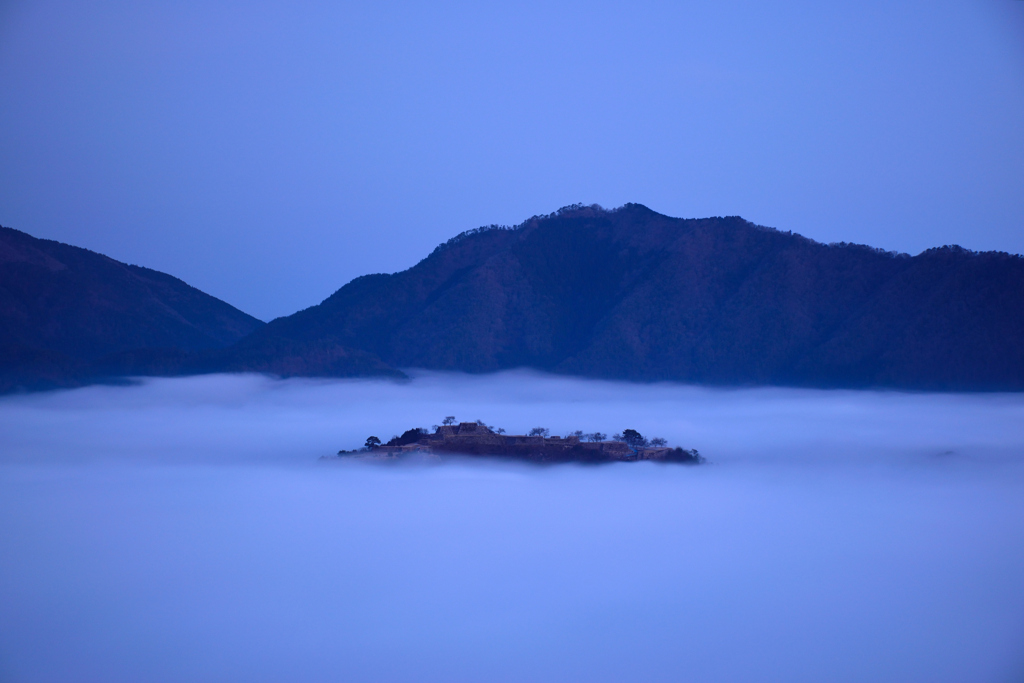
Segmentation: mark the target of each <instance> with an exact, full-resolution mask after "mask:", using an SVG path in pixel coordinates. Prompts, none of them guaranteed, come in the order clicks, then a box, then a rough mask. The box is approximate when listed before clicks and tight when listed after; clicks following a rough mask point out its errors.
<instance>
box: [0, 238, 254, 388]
mask: <svg viewBox="0 0 1024 683" xmlns="http://www.w3.org/2000/svg"><path fill="white" fill-rule="evenodd" d="M263 324H264V323H263V322H262V321H260V320H257V319H256V318H254V317H252V316H250V315H248V314H246V313H243V312H242V311H239V310H238V309H236V308H234V307H233V306H231V305H229V304H227V303H225V302H223V301H221V300H220V299H217V298H215V297H212V296H210V295H208V294H205V293H204V292H202V291H200V290H199V289H197V288H195V287H192V286H191V285H189V284H187V283H185V282H183V281H181V280H179V279H178V278H175V277H174V276H172V275H168V274H166V273H161V272H159V271H156V270H153V269H150V268H145V267H143V266H136V265H130V264H126V263H121V262H120V261H116V260H114V259H112V258H110V257H108V256H105V255H103V254H99V253H97V252H94V251H91V250H89V249H84V248H82V247H75V246H72V245H68V244H64V243H62V242H57V241H54V240H45V239H39V238H36V237H33V236H31V235H29V234H28V233H25V232H21V231H19V230H15V229H13V228H6V227H0V390H3V391H10V390H15V389H18V388H24V389H35V388H50V387H57V386H77V385H79V384H82V383H88V382H91V381H94V380H95V379H96V378H97V377H98V376H100V375H104V374H108V373H106V372H105V371H104V370H103V369H102V368H103V367H104V366H110V360H109V359H110V358H111V357H114V356H117V355H118V354H123V353H128V352H135V351H139V350H142V349H147V350H149V352H150V353H153V352H155V351H156V350H158V349H159V350H165V351H169V350H176V351H177V352H178V353H189V352H201V351H204V350H209V349H218V348H224V347H227V346H230V345H231V344H233V343H235V342H237V341H238V340H239V339H241V338H242V337H244V336H246V335H247V334H249V333H250V332H252V331H253V330H255V329H257V328H258V327H260V326H262V325H263ZM151 365H152V364H147V367H150V366H151ZM110 374H113V375H119V374H123V373H120V372H116V371H115V372H113V373H110Z"/></svg>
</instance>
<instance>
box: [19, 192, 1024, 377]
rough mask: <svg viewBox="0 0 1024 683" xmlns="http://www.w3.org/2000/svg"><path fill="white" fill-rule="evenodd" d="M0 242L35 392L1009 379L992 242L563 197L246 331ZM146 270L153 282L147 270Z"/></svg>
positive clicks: (1015, 270) (241, 321) (1022, 306)
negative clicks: (512, 374)
mask: <svg viewBox="0 0 1024 683" xmlns="http://www.w3.org/2000/svg"><path fill="white" fill-rule="evenodd" d="M5 235H6V237H5V239H8V240H11V239H12V238H15V237H16V238H17V239H20V240H21V241H22V242H25V239H26V238H27V240H32V239H33V238H30V237H28V236H27V235H24V233H17V234H15V231H8V232H7V233H5ZM36 242H38V243H39V244H42V243H43V241H42V240H36ZM46 245H49V246H47V249H48V250H50V252H52V251H53V249H56V247H54V246H52V245H56V243H46ZM38 246H39V245H38V244H37V245H35V246H33V245H28V247H33V248H36V247H38ZM58 246H60V247H61V248H63V249H65V250H73V249H74V248H72V247H67V246H66V245H58ZM0 247H3V249H6V251H3V249H0V256H5V258H3V259H0V275H2V277H3V282H5V283H7V284H6V290H5V291H4V292H3V295H4V296H5V297H6V300H5V306H4V308H3V312H0V324H3V325H4V326H5V328H7V329H8V330H10V331H9V332H8V333H7V334H6V339H7V340H8V341H9V340H12V339H13V340H15V341H16V342H17V344H16V345H15V346H12V347H11V348H12V349H13V351H11V352H10V353H7V357H6V358H5V359H4V360H5V361H6V363H5V366H6V367H4V368H3V371H4V372H5V373H6V375H5V377H0V385H4V384H5V383H6V387H7V388H8V389H9V388H12V387H17V386H32V377H33V372H35V371H34V370H32V368H31V367H30V365H29V364H28V362H27V361H26V362H21V361H19V360H18V358H26V359H31V358H36V359H37V360H38V359H39V358H44V359H51V360H52V358H53V357H56V356H53V354H63V355H60V356H59V358H60V359H61V362H63V363H65V365H59V363H58V364H57V366H54V363H53V362H51V363H50V366H47V367H49V368H50V372H51V377H49V378H48V379H47V382H48V383H49V385H51V386H56V385H61V384H62V383H63V384H65V385H67V384H75V383H82V382H86V381H92V380H94V379H96V378H99V377H110V376H114V377H116V376H123V375H133V374H134V375H145V374H156V375H181V374H196V373H207V372H240V371H252V372H266V373H271V374H277V375H281V376H312V377H315V376H323V377H346V376H368V375H393V376H400V375H401V374H402V373H401V372H400V370H399V368H413V367H416V368H426V369H434V370H456V371H464V372H472V373H480V372H492V371H497V370H503V369H510V368H517V367H529V368H535V369H539V370H544V371H549V372H554V373H560V374H569V375H578V376H585V377H595V378H608V379H628V380H639V381H660V380H671V381H682V382H694V383H703V384H718V385H789V386H813V387H892V388H907V389H926V390H1021V389H1024V259H1022V258H1021V257H1020V256H1013V255H1009V254H1006V253H1002V252H985V253H976V252H970V251H967V250H964V249H961V248H959V247H942V248H937V249H929V250H928V251H925V252H923V253H921V254H918V255H917V256H909V255H907V254H897V253H892V252H884V251H881V250H878V249H872V248H870V247H865V246H861V245H853V244H845V243H843V244H829V245H826V244H820V243H818V242H814V241H813V240H809V239H807V238H804V237H801V236H800V235H795V234H792V233H789V232H781V231H778V230H774V229H770V228H764V227H761V226H757V225H754V224H752V223H749V222H747V221H745V220H743V219H741V218H738V217H726V218H706V219H699V220H698V219H679V218H670V217H668V216H663V215H661V214H658V213H655V212H654V211H651V210H650V209H648V208H646V207H644V206H641V205H639V204H627V205H625V206H623V207H621V208H619V209H615V210H610V211H609V210H604V209H602V208H600V207H597V206H580V205H575V206H571V207H566V208H564V209H562V210H559V211H557V212H555V213H553V214H549V215H546V216H536V217H534V218H531V219H529V220H527V221H525V222H524V223H522V224H521V225H519V226H517V227H515V228H505V227H498V226H491V227H486V228H480V229H478V230H472V231H468V232H465V233H462V234H461V235H459V236H457V237H455V238H453V239H451V240H449V241H448V242H447V243H445V244H442V245H441V246H439V247H438V248H437V249H435V250H434V252H433V253H431V254H430V255H429V256H428V257H427V258H425V259H423V261H421V262H420V263H418V264H417V265H415V266H414V267H412V268H410V269H408V270H406V271H403V272H400V273H395V274H391V275H386V274H377V275H366V276H363V277H359V278H356V279H355V280H353V281H351V282H349V283H348V284H347V285H345V286H344V287H342V288H341V289H339V290H338V291H337V292H335V293H334V294H333V295H332V296H330V297H329V298H328V299H326V300H325V301H323V302H322V303H321V304H319V305H317V306H313V307H311V308H308V309H306V310H303V311H300V312H298V313H295V314H294V315H291V316H288V317H285V318H279V319H277V320H274V321H273V322H271V323H269V324H267V325H265V326H261V325H260V324H259V322H258V321H255V320H253V319H251V318H248V316H244V314H241V313H240V312H238V311H235V310H234V309H230V307H228V306H227V305H226V304H223V302H219V301H216V300H212V299H211V298H209V297H206V298H203V297H205V295H202V293H201V292H198V290H193V289H192V288H188V287H187V285H184V283H180V282H179V281H176V280H174V281H173V282H171V280H173V278H170V277H169V276H165V275H163V274H159V273H155V272H154V271H144V270H143V269H136V270H134V271H125V274H124V275H123V276H122V275H118V277H122V278H123V280H124V282H125V283H126V286H127V285H128V284H131V286H133V287H138V285H136V284H132V283H137V282H140V279H139V278H141V277H143V276H145V278H148V280H146V281H145V282H146V284H145V286H146V288H147V289H145V292H146V296H144V297H136V298H137V299H138V306H146V307H147V308H146V310H167V309H168V307H170V306H173V307H174V310H173V311H172V312H171V313H172V315H170V316H164V317H163V318H159V317H155V316H154V315H152V314H148V315H146V316H140V315H138V311H137V310H135V308H133V306H135V303H133V301H134V300H130V299H126V298H124V297H121V298H120V299H117V301H116V303H117V305H116V306H111V305H110V304H109V302H108V299H109V300H113V297H115V296H117V295H118V292H119V291H120V290H119V289H118V287H117V286H116V284H115V285H114V286H112V287H107V288H104V289H102V290H98V291H97V292H95V293H93V294H90V296H88V297H84V296H65V297H64V298H63V299H60V298H55V297H50V298H47V297H44V296H41V295H39V293H38V292H39V291H42V290H45V291H54V292H61V291H73V288H74V287H75V286H77V285H76V283H77V282H94V281H95V280H90V279H88V278H84V276H82V275H81V274H79V275H78V276H76V277H78V279H77V280H75V279H73V278H72V275H73V274H74V273H75V272H78V271H76V270H75V268H79V269H82V268H87V267H91V266H90V265H89V264H90V263H92V261H89V260H88V259H81V260H80V262H79V263H80V265H76V266H75V268H62V267H60V264H58V265H54V264H55V263H56V262H55V261H54V262H51V260H47V258H49V257H48V256H47V257H46V258H43V256H40V257H39V258H35V257H33V258H34V259H35V260H33V259H29V258H27V257H25V258H23V257H21V256H18V255H17V254H15V256H13V257H11V258H6V256H10V255H11V254H14V253H15V252H14V251H12V249H13V247H10V246H9V245H8V246H4V245H2V244H0ZM18 248H19V249H21V250H22V251H21V252H18V253H22V252H24V253H28V251H26V249H27V247H26V246H25V245H24V244H23V245H21V246H20V247H18ZM78 251H84V250H78ZM33 253H35V252H33ZM48 253H49V252H48ZM54 253H55V252H54ZM68 253H70V252H68ZM89 254H91V252H89ZM92 256H93V257H96V258H97V259H105V257H100V256H99V255H95V254H92ZM61 263H63V262H61ZM95 264H96V267H97V268H99V267H100V266H102V267H104V268H106V269H107V270H109V271H110V272H114V271H113V270H111V268H113V266H118V267H121V268H122V270H124V269H129V268H134V267H128V266H124V264H117V262H115V261H111V260H110V259H105V261H102V262H100V261H95ZM118 272H120V271H118ZM129 276H131V277H129ZM158 277H159V278H164V280H160V279H158ZM83 278H84V279H83ZM132 278H134V279H132ZM112 282H113V280H112ZM158 282H159V283H167V284H161V285H160V286H161V287H163V289H162V290H161V289H158V288H157V287H156V284H151V283H158ZM140 291H141V290H140ZM179 292H181V293H179ZM182 293H183V294H187V296H184V295H183V294H182ZM104 297H106V298H104ZM25 301H30V302H33V303H32V306H26V305H25ZM53 302H57V303H53ZM58 303H59V305H58ZM138 306H136V308H138ZM218 306H219V308H218ZM23 310H29V313H22V312H20V311H23ZM11 311H14V313H11ZM94 311H102V312H103V313H104V315H105V316H107V317H106V318H104V319H103V320H104V321H105V322H104V324H103V325H102V326H100V325H93V326H92V327H87V326H78V327H74V326H69V325H68V324H67V321H69V320H76V321H77V320H93V312H94ZM205 311H215V313H216V317H210V314H208V313H206V312H205ZM200 313H201V315H199V314H200ZM242 316H244V317H242ZM208 320H209V321H213V322H212V324H213V325H214V326H211V323H210V322H207V321H208ZM168 321H179V322H176V323H175V324H176V325H177V327H174V326H172V325H171V323H170V322H168ZM180 321H184V323H187V324H184V325H183V324H182V323H181V322H180ZM204 325H205V327H203V326H204ZM186 327H187V328H188V329H190V330H192V329H196V330H199V332H202V334H204V335H205V336H203V337H202V339H201V341H202V343H201V344H200V343H199V342H196V341H191V340H192V339H193V338H198V337H196V335H197V334H198V332H196V333H194V334H193V336H192V337H188V339H189V342H188V344H187V345H184V344H183V343H182V342H181V340H182V339H185V338H186V337H183V336H182V332H181V331H180V330H181V329H185V328H186ZM53 329H63V330H68V334H70V335H71V336H72V337H73V335H74V334H75V333H77V332H76V330H80V331H81V334H82V335H85V336H83V341H82V342H81V344H79V342H76V340H75V339H73V338H70V337H68V334H64V335H63V336H61V337H60V344H61V345H60V347H59V348H58V347H54V346H53V345H52V344H50V340H51V339H55V338H56V337H53V336H52V335H50V336H48V334H49V333H48V332H47V333H46V334H43V333H41V332H40V330H43V331H47V330H53ZM243 332H251V333H249V334H248V336H244V337H242V334H241V333H243ZM22 340H24V341H22ZM236 340H237V341H236ZM86 342H87V345H88V348H89V349H90V355H89V357H88V358H81V359H80V358H77V357H76V358H74V359H73V360H74V363H72V362H71V360H70V359H71V354H70V353H69V351H68V349H71V350H74V349H78V348H84V347H85V345H86ZM126 344H127V345H128V346H126ZM133 344H134V346H133ZM218 346H219V347H220V348H215V347H218ZM129 347H131V348H129ZM18 354H20V355H18ZM47 354H50V355H47ZM51 366H53V367H51ZM58 366H59V367H58ZM54 368H56V369H54ZM62 372H63V375H61V373H62ZM19 373H20V374H19ZM36 374H38V373H36ZM12 377H13V378H14V379H12ZM19 378H20V379H19ZM19 382H21V384H19ZM43 384H46V383H43Z"/></svg>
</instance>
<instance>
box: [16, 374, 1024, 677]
mask: <svg viewBox="0 0 1024 683" xmlns="http://www.w3.org/2000/svg"><path fill="white" fill-rule="evenodd" d="M446 415H455V416H457V417H458V418H459V419H462V420H476V419H481V420H483V421H485V422H486V423H487V424H491V425H495V426H500V427H504V428H505V429H506V430H507V431H508V432H509V433H522V432H524V431H527V430H529V429H530V428H532V427H537V426H540V427H547V428H550V429H551V430H552V433H553V434H566V433H569V432H570V431H572V430H575V429H582V430H584V431H587V432H591V431H595V430H599V431H602V432H607V433H609V434H611V433H614V432H618V431H621V430H622V429H625V428H633V429H637V430H639V431H640V432H641V433H643V434H644V435H645V436H649V437H653V436H661V437H664V438H666V439H667V440H668V441H669V443H670V444H671V445H679V446H682V447H684V448H697V449H698V450H699V451H700V452H701V453H702V454H703V455H705V456H706V457H707V458H708V460H709V464H708V465H706V466H701V467H688V466H680V465H674V466H673V465H658V464H655V463H646V462H645V463H620V464H614V465H605V466H578V465H559V466H550V467H535V466H527V465H523V464H517V463H510V462H477V461H465V460H462V461H460V460H455V461H449V462H445V463H443V464H440V465H428V464H412V465H382V464H373V463H365V462H363V463H361V462H351V461H344V462H340V461H337V460H335V461H321V460H319V458H320V457H321V456H323V455H331V454H333V453H335V452H336V451H338V450H339V449H341V448H345V449H348V448H355V447H358V446H360V445H361V444H362V443H363V441H364V440H365V438H366V437H367V436H370V435H375V436H378V437H380V438H382V439H385V440H386V439H387V438H389V437H391V436H392V435H394V434H398V433H401V432H402V431H404V430H405V429H407V428H409V427H414V426H423V427H430V426H431V425H434V424H437V423H439V422H440V421H441V419H442V418H444V417H445V416H446ZM1021 577H1024V396H1022V395H1020V394H973V395H962V394H961V395H957V394H908V393H898V392H854V391H811V390H793V389H708V388H698V387H690V386H682V385H673V384H654V385H637V384H623V383H613V382H600V381H589V380H580V379H568V378H563V377H552V376H545V375H540V374H533V373H525V372H513V373H502V374H497V375H486V376H466V375H448V374H439V373H417V374H415V375H414V377H413V379H412V381H409V382H393V381H380V380H372V381H371V380H344V381H310V380H287V381H281V380H274V379H269V378H265V377H261V376H251V375H250V376H208V377H198V378H188V379H159V380H146V381H144V382H142V383H140V384H138V385H135V386H121V387H111V386H97V387H88V388H84V389H78V390H73V391H60V392H50V393H41V394H31V395H22V396H8V397H4V398H0V681H69V680H74V681H184V680H190V681H290V680H295V681H338V680H344V681H413V680H415V681H639V680H643V681H679V680H695V681H787V682H789V681H815V682H818V681H867V680H871V681H900V682H907V681H957V682H960V681H1020V680H1022V679H1024V581H1021Z"/></svg>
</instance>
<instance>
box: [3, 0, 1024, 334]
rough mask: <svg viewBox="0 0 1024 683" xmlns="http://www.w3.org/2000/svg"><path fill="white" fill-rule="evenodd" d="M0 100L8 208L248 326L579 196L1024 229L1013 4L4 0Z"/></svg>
mask: <svg viewBox="0 0 1024 683" xmlns="http://www.w3.org/2000/svg"><path fill="white" fill-rule="evenodd" d="M86 5H88V6H86ZM0 95H2V100H0V224H3V225H6V226H10V227H14V228H18V229H21V230H25V231H27V232H29V233H31V234H33V235H36V236H38V237H46V238H51V239H58V240H61V241H65V242H69V243H72V244H76V245H79V246H83V247H88V248H90V249H94V250H96V251H100V252H103V253H106V254H108V255H110V256H112V257H114V258H117V259H120V260H123V261H128V262H131V263H138V264H141V265H146V266H149V267H152V268H157V269H159V270H163V271H166V272H169V273H171V274H173V275H176V276H178V277H181V278H182V279H184V280H186V281H187V282H189V283H190V284H193V285H195V286H197V287H199V288H200V289H203V290H205V291H207V292H209V293H211V294H213V295H215V296H218V297H220V298H222V299H224V300H226V301H228V302H229V303H232V304H234V305H236V306H239V307H240V308H242V309H243V310H245V311H247V312H249V313H252V314H253V315H256V316H257V317H260V318H263V319H270V318H272V317H275V316H278V315H286V314H289V313H292V312H294V311H295V310H297V309H299V308H304V307H306V306H309V305H312V304H315V303H318V302H319V301H320V300H321V299H323V298H324V297H326V296H327V295H329V294H330V293H331V292H333V291H334V290H335V289H337V288H338V287H340V286H341V285H343V284H344V283H345V282H347V281H348V280H349V279H351V278H352V277H355V276H357V275H361V274H364V273H367V272H380V271H387V272H392V271H396V270H401V269H404V268H407V267H409V266H411V265H413V264H414V263H415V262H416V261H418V260H419V259H420V258H422V257H423V256H425V255H426V254H427V253H428V252H429V251H430V250H431V249H432V248H433V247H434V246H435V245H436V244H437V243H439V242H442V241H444V240H445V239H447V238H449V237H451V236H452V235H454V234H456V233H458V232H461V231H462V230H466V229H468V228H474V227H477V226H479V225H483V224H489V223H502V224H515V223H519V222H521V221H522V220H523V219H525V218H527V217H529V216H531V215H533V214H538V213H546V212H549V211H552V210H554V209H557V208H558V207H560V206H563V205H565V204H570V203H574V202H584V203H592V202H596V203H599V204H602V205H604V206H609V207H612V206H618V205H621V204H623V203H625V202H629V201H634V202H640V203H643V204H646V205H648V206H650V207H651V208H652V209H654V210H656V211H660V212H662V213H666V214H669V215H674V216H683V217H702V216H709V215H741V216H743V217H744V218H746V219H748V220H751V221H754V222H756V223H760V224H763V225H770V226H773V227H778V228H780V229H783V230H793V231H796V232H800V233H802V234H804V235H807V236H809V237H812V238H814V239H818V240H822V241H826V242H828V241H839V240H846V241H854V242H864V243H868V244H872V245H875V246H880V247H884V248H887V249H898V250H901V251H908V252H911V253H917V252H919V251H921V250H922V249H925V248H927V247H930V246H936V245H941V244H948V243H959V244H961V245H963V246H965V247H969V248H972V249H1001V250H1006V251H1011V252H1018V253H1019V252H1024V2H1021V1H1020V0H972V1H967V0H963V1H951V0H929V1H928V2H924V1H923V0H921V1H905V2H899V3H893V2H875V1H873V0H866V1H865V2H860V3H843V4H836V3H822V2H820V1H818V2H810V1H804V0H795V1H792V2H787V3H764V2H739V1H728V0H725V1H720V2H706V3H694V2H682V1H676V2H664V3H653V2H650V3H642V2H631V3H624V2H623V3H602V2H576V3H572V2H544V3H539V2H538V3H530V2H525V3H524V2H520V3H508V4H497V3H462V4H460V3H443V2H430V3H399V2H373V3H369V2H368V3H337V2H335V3H326V2H325V3H314V2H310V3H300V2H289V3H280V4H273V3H268V2H249V3H242V2H238V3H235V2H213V1H209V0H206V1H204V2H195V3H193V2H180V1H179V2H174V3H170V2H168V3H145V4H144V3H138V2H91V3H75V2H59V1H58V2H47V1H38V2H27V1H26V2H11V1H10V0H6V1H5V0H0Z"/></svg>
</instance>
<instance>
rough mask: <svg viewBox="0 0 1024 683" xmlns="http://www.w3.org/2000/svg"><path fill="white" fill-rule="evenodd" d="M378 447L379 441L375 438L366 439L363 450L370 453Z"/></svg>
mask: <svg viewBox="0 0 1024 683" xmlns="http://www.w3.org/2000/svg"><path fill="white" fill-rule="evenodd" d="M378 446H380V439H378V438H377V437H375V436H369V437H367V438H366V443H365V444H363V448H365V449H366V450H368V451H372V450H373V449H375V448H377V447H378Z"/></svg>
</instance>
